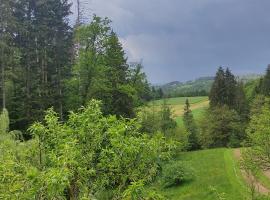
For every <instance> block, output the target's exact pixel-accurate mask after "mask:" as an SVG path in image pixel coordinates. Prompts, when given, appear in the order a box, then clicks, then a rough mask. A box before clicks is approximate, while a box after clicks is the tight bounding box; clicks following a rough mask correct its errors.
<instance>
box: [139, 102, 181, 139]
mask: <svg viewBox="0 0 270 200" xmlns="http://www.w3.org/2000/svg"><path fill="white" fill-rule="evenodd" d="M138 115H139V116H138V117H139V119H140V121H141V125H142V127H141V130H142V131H143V132H147V133H149V134H150V135H153V134H155V133H156V132H162V133H164V135H165V136H166V137H170V136H172V135H173V134H174V132H175V131H176V128H177V124H176V122H175V121H174V120H173V119H172V111H171V109H170V107H169V106H168V105H167V103H166V101H165V100H164V102H163V104H162V105H161V109H160V110H159V111H157V110H156V109H155V106H154V105H153V106H150V107H144V108H143V109H142V110H140V111H139V113H138Z"/></svg>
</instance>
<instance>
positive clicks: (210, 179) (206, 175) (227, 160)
mask: <svg viewBox="0 0 270 200" xmlns="http://www.w3.org/2000/svg"><path fill="white" fill-rule="evenodd" d="M177 159H179V160H180V159H181V160H186V161H188V162H189V163H190V165H191V166H192V167H193V168H194V170H195V176H196V177H195V179H194V180H193V181H191V182H189V183H185V184H183V185H181V186H178V187H172V188H168V189H163V188H162V187H161V186H160V185H159V184H157V185H156V188H157V189H158V190H159V191H161V193H162V194H163V195H165V196H166V197H167V198H168V199H172V200H174V199H175V200H213V199H218V198H217V196H216V194H215V192H213V191H212V190H211V189H210V187H211V186H213V187H215V189H216V190H217V191H218V192H219V193H225V197H226V200H242V199H244V197H245V196H246V195H247V193H248V191H247V188H246V186H245V183H244V180H243V178H242V176H241V173H240V170H239V166H238V164H237V162H236V161H235V159H234V156H233V152H232V150H231V149H211V150H203V151H195V152H188V153H181V154H179V156H178V158H177Z"/></svg>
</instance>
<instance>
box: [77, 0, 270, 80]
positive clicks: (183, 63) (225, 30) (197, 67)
mask: <svg viewBox="0 0 270 200" xmlns="http://www.w3.org/2000/svg"><path fill="white" fill-rule="evenodd" d="M73 1H75V0H73ZM85 1H86V2H88V3H87V5H85V6H84V13H85V15H88V16H91V15H92V14H93V13H96V14H97V15H99V16H102V17H104V16H107V17H109V18H110V19H111V20H112V21H113V23H112V26H113V29H114V30H115V31H116V32H117V33H118V35H119V37H120V39H121V42H122V44H123V47H124V49H125V51H126V54H127V57H128V58H129V61H139V60H140V59H143V64H144V70H145V71H146V73H147V75H148V78H149V80H150V82H152V83H164V82H170V81H175V80H179V81H186V80H192V79H195V78H198V77H201V76H209V75H214V74H215V71H216V69H217V67H218V66H220V65H222V66H229V67H230V68H231V69H232V71H233V72H234V73H236V74H239V75H240V74H247V73H263V72H264V71H265V69H266V67H267V64H268V63H270V0H85ZM74 6H75V5H74Z"/></svg>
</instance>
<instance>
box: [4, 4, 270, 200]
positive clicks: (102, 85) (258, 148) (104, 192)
mask: <svg viewBox="0 0 270 200" xmlns="http://www.w3.org/2000/svg"><path fill="white" fill-rule="evenodd" d="M78 3H79V1H78ZM71 6H72V4H71V3H70V2H69V1H68V0H20V1H18V0H1V1H0V68H1V71H0V92H1V93H0V94H1V95H0V102H1V114H0V199H4V200H9V199H10V200H13V199H22V200H28V199H38V200H56V199H57V200H58V199H59V200H60V199H68V200H79V199H80V200H87V199H92V200H95V199H97V200H109V199H113V200H118V199H123V200H163V199H180V200H208V199H209V200H211V199H213V200H242V199H243V200H244V199H250V200H266V199H270V195H268V193H269V194H270V176H269V167H270V129H269V122H270V65H269V66H268V67H267V69H266V71H265V74H263V75H262V76H258V77H256V78H254V79H252V80H247V81H243V80H241V79H239V78H238V77H237V76H236V75H234V74H233V73H232V71H231V70H230V68H229V67H224V66H220V67H218V66H217V71H216V74H215V77H214V78H211V83H209V80H208V79H207V80H203V79H202V80H201V81H203V83H204V85H206V86H207V88H208V87H209V91H205V90H200V91H199V90H196V91H191V92H190V91H185V90H183V91H181V92H178V93H177V92H173V94H172V95H168V94H166V91H164V88H162V87H156V86H154V85H152V84H151V83H150V81H148V78H147V75H146V73H145V71H144V66H143V63H142V62H133V63H130V62H129V61H128V58H127V56H126V52H125V50H124V47H123V45H122V43H121V42H120V38H119V36H118V34H117V33H116V32H115V31H114V29H113V26H112V21H111V20H110V19H109V18H104V17H99V16H97V15H95V14H94V15H93V16H92V18H91V20H90V21H87V22H85V21H83V20H80V12H78V16H77V21H76V23H75V24H74V25H71V23H70V21H69V20H70V18H69V17H70V15H71V14H72V12H71ZM78 7H79V6H78ZM198 80H200V79H198ZM206 81H207V82H206ZM200 83H202V82H199V83H196V88H198V89H200V88H201V87H202V85H201V86H200ZM172 96H173V97H174V98H171V97H172Z"/></svg>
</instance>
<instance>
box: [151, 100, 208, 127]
mask: <svg viewBox="0 0 270 200" xmlns="http://www.w3.org/2000/svg"><path fill="white" fill-rule="evenodd" d="M187 98H188V100H189V103H190V109H191V110H192V113H193V116H194V118H195V120H198V119H199V118H200V117H201V116H202V114H203V112H204V110H205V109H206V108H207V107H208V105H209V100H208V97H205V96H203V97H177V98H168V99H165V102H166V104H168V105H169V106H170V107H171V109H172V112H173V117H174V118H175V120H176V122H177V123H178V125H179V126H182V124H183V120H182V116H183V112H184V106H185V102H186V99H187ZM163 102H164V100H157V101H152V102H150V103H149V105H150V106H154V107H155V109H156V110H159V109H160V107H161V105H162V104H163Z"/></svg>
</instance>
